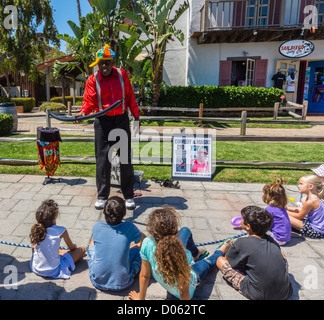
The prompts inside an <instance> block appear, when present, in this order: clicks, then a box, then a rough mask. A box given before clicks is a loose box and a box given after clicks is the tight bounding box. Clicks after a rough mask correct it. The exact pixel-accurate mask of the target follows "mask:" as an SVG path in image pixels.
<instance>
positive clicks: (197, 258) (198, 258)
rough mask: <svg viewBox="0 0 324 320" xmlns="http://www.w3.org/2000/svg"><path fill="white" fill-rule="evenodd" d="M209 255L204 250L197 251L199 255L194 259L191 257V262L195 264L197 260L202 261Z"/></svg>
mask: <svg viewBox="0 0 324 320" xmlns="http://www.w3.org/2000/svg"><path fill="white" fill-rule="evenodd" d="M208 255H209V252H208V251H207V250H205V249H199V253H198V255H197V256H196V257H193V260H194V261H195V262H197V261H198V260H202V259H204V258H206V257H207V256H208Z"/></svg>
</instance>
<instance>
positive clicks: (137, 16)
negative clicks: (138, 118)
mask: <svg viewBox="0 0 324 320" xmlns="http://www.w3.org/2000/svg"><path fill="white" fill-rule="evenodd" d="M176 3H177V0H148V1H145V0H140V1H137V2H136V4H135V6H134V9H133V10H129V11H127V12H123V13H122V14H123V16H124V17H125V18H128V19H130V20H132V21H133V23H134V24H136V25H137V26H138V27H139V28H140V29H141V30H142V31H143V32H144V33H145V35H146V36H147V38H149V39H152V42H151V43H150V46H151V50H150V52H151V69H152V81H153V101H152V106H157V105H158V101H159V97H160V89H161V84H162V77H163V63H164V57H165V52H166V47H167V43H168V41H169V40H173V38H174V37H175V38H177V39H178V40H179V41H180V43H181V44H183V41H184V34H183V32H182V31H181V30H179V29H176V27H175V23H176V22H177V21H178V19H179V18H180V17H181V15H182V14H183V13H184V12H185V11H186V10H187V9H188V8H189V3H188V1H187V0H184V3H183V4H181V5H179V7H178V9H177V10H176V11H175V13H174V15H173V16H172V17H171V12H173V8H174V6H175V4H176Z"/></svg>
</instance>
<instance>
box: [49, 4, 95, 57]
mask: <svg viewBox="0 0 324 320" xmlns="http://www.w3.org/2000/svg"><path fill="white" fill-rule="evenodd" d="M80 3H81V13H82V16H85V15H86V14H87V13H89V12H91V11H92V9H91V7H90V5H89V2H88V0H80ZM51 6H52V8H53V16H54V20H55V25H56V28H57V30H58V32H59V33H62V34H64V33H67V34H69V35H73V32H72V30H71V28H70V26H69V25H68V23H67V21H68V20H71V21H73V22H75V23H77V24H78V23H79V18H78V9H77V2H76V0H52V1H51ZM60 50H61V51H63V52H65V42H64V41H61V48H60Z"/></svg>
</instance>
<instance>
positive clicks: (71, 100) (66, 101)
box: [50, 96, 83, 105]
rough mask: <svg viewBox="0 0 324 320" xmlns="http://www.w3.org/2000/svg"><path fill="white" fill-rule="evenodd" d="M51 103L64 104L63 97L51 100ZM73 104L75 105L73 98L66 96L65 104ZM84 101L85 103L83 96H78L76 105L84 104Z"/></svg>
mask: <svg viewBox="0 0 324 320" xmlns="http://www.w3.org/2000/svg"><path fill="white" fill-rule="evenodd" d="M50 101H51V102H59V103H62V101H63V99H62V97H54V98H52V99H51V100H50ZM69 101H70V102H71V105H72V104H73V97H72V96H66V97H65V104H66V105H67V103H68V102H69ZM82 101H83V96H76V97H75V103H76V104H79V103H80V102H81V104H82Z"/></svg>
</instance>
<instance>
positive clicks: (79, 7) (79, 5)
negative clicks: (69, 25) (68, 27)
mask: <svg viewBox="0 0 324 320" xmlns="http://www.w3.org/2000/svg"><path fill="white" fill-rule="evenodd" d="M76 2H77V8H78V16H79V22H80V26H81V17H82V14H81V4H80V0H76Z"/></svg>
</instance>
